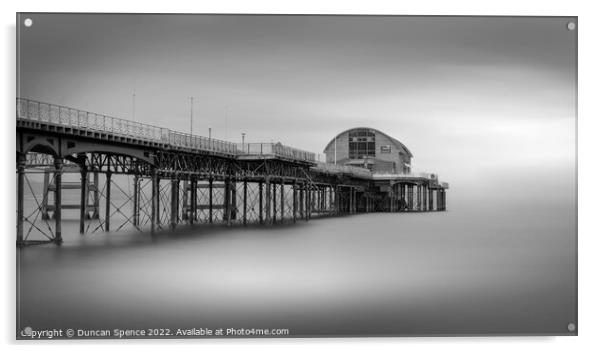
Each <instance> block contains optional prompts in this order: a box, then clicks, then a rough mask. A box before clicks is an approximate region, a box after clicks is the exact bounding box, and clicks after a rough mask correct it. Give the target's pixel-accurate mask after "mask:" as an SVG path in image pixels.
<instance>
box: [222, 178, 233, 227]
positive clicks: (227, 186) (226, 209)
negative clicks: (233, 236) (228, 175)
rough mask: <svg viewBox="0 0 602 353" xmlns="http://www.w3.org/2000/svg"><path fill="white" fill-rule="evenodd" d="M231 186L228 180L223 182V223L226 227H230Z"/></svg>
mask: <svg viewBox="0 0 602 353" xmlns="http://www.w3.org/2000/svg"><path fill="white" fill-rule="evenodd" d="M231 186H232V184H231V183H230V179H226V180H225V181H224V215H223V218H224V221H225V222H226V224H227V225H230V222H231V216H232V212H231V210H230V201H231V198H232V195H231V191H230V188H231Z"/></svg>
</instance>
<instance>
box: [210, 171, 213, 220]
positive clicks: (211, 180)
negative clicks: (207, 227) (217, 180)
mask: <svg viewBox="0 0 602 353" xmlns="http://www.w3.org/2000/svg"><path fill="white" fill-rule="evenodd" d="M209 223H213V178H209Z"/></svg>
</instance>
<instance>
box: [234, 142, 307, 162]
mask: <svg viewBox="0 0 602 353" xmlns="http://www.w3.org/2000/svg"><path fill="white" fill-rule="evenodd" d="M238 150H239V154H243V155H253V156H278V157H283V158H290V159H295V160H302V161H307V162H314V161H315V160H316V154H315V153H312V152H307V151H303V150H300V149H297V148H293V147H289V146H285V145H283V144H281V143H266V142H257V143H239V144H238Z"/></svg>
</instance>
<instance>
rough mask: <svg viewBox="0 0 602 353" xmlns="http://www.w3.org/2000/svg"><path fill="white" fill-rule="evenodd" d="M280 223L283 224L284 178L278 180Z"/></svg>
mask: <svg viewBox="0 0 602 353" xmlns="http://www.w3.org/2000/svg"><path fill="white" fill-rule="evenodd" d="M280 223H284V178H282V179H280Z"/></svg>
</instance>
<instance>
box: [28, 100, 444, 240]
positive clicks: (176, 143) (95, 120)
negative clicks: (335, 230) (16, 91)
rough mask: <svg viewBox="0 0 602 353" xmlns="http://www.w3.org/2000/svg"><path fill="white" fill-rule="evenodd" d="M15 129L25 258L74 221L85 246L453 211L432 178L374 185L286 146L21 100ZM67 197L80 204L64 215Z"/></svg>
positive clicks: (382, 180)
mask: <svg viewBox="0 0 602 353" xmlns="http://www.w3.org/2000/svg"><path fill="white" fill-rule="evenodd" d="M16 119H17V148H16V152H17V154H16V157H17V245H18V246H23V245H30V244H40V243H48V242H54V243H56V244H61V243H62V241H63V238H62V222H63V212H62V210H69V209H76V210H79V213H78V221H79V232H80V233H81V234H85V233H93V232H98V231H105V232H106V231H118V230H122V229H127V228H128V227H129V228H134V229H138V230H140V231H149V232H150V233H155V232H157V231H159V230H165V229H175V228H177V227H178V226H181V225H184V224H189V225H190V224H198V223H208V224H213V223H222V224H226V225H234V224H240V225H242V226H245V225H248V224H252V223H258V224H265V225H272V224H281V223H295V222H298V221H309V220H310V219H311V218H312V217H323V216H341V215H349V214H355V213H366V212H428V211H444V210H445V209H446V189H447V188H448V185H447V184H446V183H440V182H439V180H438V177H437V175H435V174H424V173H417V174H411V173H409V174H408V173H406V174H390V175H384V174H381V175H377V174H373V173H371V172H370V171H369V170H368V169H364V168H359V167H350V166H341V165H333V164H326V163H320V162H316V158H315V155H314V154H313V153H310V152H306V151H302V150H299V149H295V148H292V147H288V146H284V145H282V144H280V143H245V144H235V143H231V142H227V141H220V140H217V139H210V138H206V137H202V136H196V135H190V134H184V133H180V132H176V131H172V130H169V129H165V128H161V127H156V126H152V125H146V124H141V123H137V122H133V121H128V120H124V119H118V118H114V117H109V116H104V115H100V114H95V113H91V112H86V111H82V110H78V109H73V108H69V107H62V106H57V105H53V104H47V103H42V102H37V101H32V100H27V99H17V112H16ZM70 176H75V178H76V180H75V181H67V180H64V178H66V177H70ZM37 177H39V178H40V179H41V180H40V182H39V184H40V186H39V187H37V184H36V183H35V182H32V181H33V179H35V178H37ZM77 178H79V180H77ZM116 179H119V180H116ZM124 185H128V186H127V188H126V187H124ZM64 190H75V191H76V192H78V191H79V197H78V200H79V201H78V202H75V203H73V202H72V203H69V204H68V203H63V191H64ZM26 194H27V200H28V202H26V201H25V200H26V199H25V196H26ZM112 221H113V222H114V223H113V224H112V223H111V222H112Z"/></svg>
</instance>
